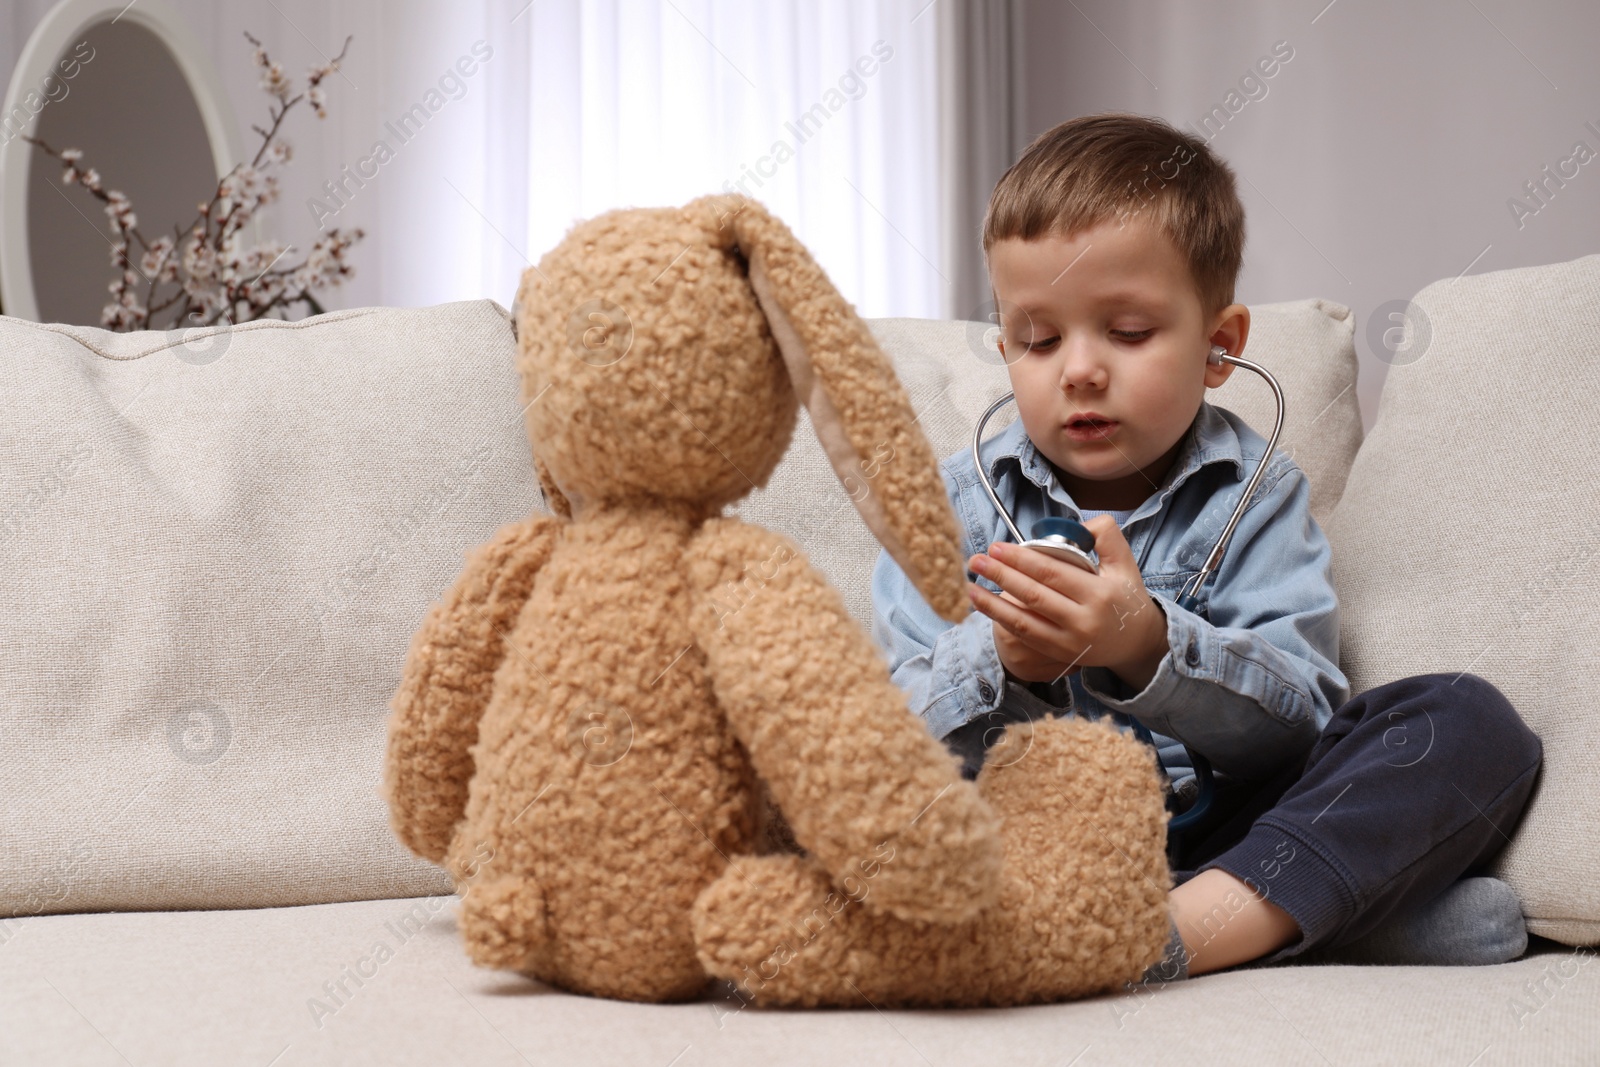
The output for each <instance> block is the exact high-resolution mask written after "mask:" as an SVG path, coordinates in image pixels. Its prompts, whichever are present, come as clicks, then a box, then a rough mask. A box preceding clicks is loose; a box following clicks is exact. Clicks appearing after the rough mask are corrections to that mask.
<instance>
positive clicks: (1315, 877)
mask: <svg viewBox="0 0 1600 1067" xmlns="http://www.w3.org/2000/svg"><path fill="white" fill-rule="evenodd" d="M1542 756H1543V749H1542V746H1541V745H1540V743H1539V738H1538V737H1537V736H1535V735H1534V733H1533V731H1531V730H1529V729H1528V727H1527V726H1526V725H1525V724H1524V723H1523V721H1522V719H1521V718H1520V717H1519V716H1518V715H1517V713H1516V711H1515V710H1514V709H1513V708H1512V706H1511V703H1510V702H1509V701H1508V700H1507V699H1506V698H1505V696H1504V694H1502V693H1501V692H1500V690H1499V689H1497V688H1495V686H1493V685H1492V684H1490V683H1489V682H1487V681H1485V680H1484V679H1482V678H1479V677H1478V676H1477V675H1474V674H1459V675H1457V674H1423V675H1416V676H1413V677H1410V678H1402V679H1399V680H1398V681H1394V682H1390V683H1388V684H1386V685H1381V686H1377V687H1376V688H1373V689H1370V690H1368V691H1367V692H1365V693H1362V694H1361V695H1360V696H1358V697H1355V698H1353V699H1352V700H1350V701H1348V702H1347V703H1345V704H1344V705H1343V706H1342V707H1340V708H1339V709H1338V710H1337V711H1335V712H1334V715H1333V718H1332V719H1331V720H1330V721H1329V722H1328V725H1327V727H1326V728H1325V729H1324V730H1323V732H1322V736H1321V737H1320V738H1319V739H1318V741H1317V743H1316V744H1315V745H1314V746H1313V747H1312V749H1311V752H1310V754H1309V755H1308V756H1307V757H1306V759H1305V762H1304V763H1303V764H1300V765H1297V766H1292V767H1289V768H1286V769H1285V770H1284V771H1283V773H1282V774H1280V775H1279V776H1278V777H1277V778H1275V779H1273V780H1271V781H1269V782H1267V783H1265V784H1261V783H1255V784H1253V785H1251V786H1248V787H1247V786H1242V785H1239V784H1238V783H1227V782H1222V781H1220V780H1219V783H1218V791H1217V795H1216V801H1215V803H1214V806H1213V811H1212V812H1211V813H1210V814H1208V816H1207V818H1206V819H1205V820H1204V821H1203V822H1202V823H1201V824H1200V825H1199V826H1196V827H1194V828H1193V829H1191V830H1190V831H1189V832H1187V833H1186V834H1185V835H1184V836H1183V838H1181V839H1179V840H1177V841H1175V843H1174V850H1173V853H1174V863H1173V867H1174V870H1173V880H1174V882H1177V883H1182V882H1184V881H1187V880H1188V879H1189V878H1192V877H1193V876H1194V875H1195V874H1197V873H1199V872H1200V871H1203V870H1207V869H1209V868H1212V867H1218V868H1221V869H1222V870H1224V871H1226V872H1228V873H1229V874H1231V875H1233V876H1234V877H1235V878H1238V879H1239V880H1241V881H1243V882H1245V883H1247V884H1249V885H1250V886H1251V887H1252V888H1253V889H1254V890H1256V892H1257V893H1258V894H1264V895H1265V896H1266V898H1267V899H1268V900H1270V901H1271V902H1273V903H1274V904H1277V905H1278V906H1279V907H1281V908H1283V909H1284V910H1285V911H1286V912H1288V913H1289V915H1290V916H1292V917H1293V918H1294V920H1295V922H1297V923H1299V925H1300V930H1301V932H1302V938H1301V940H1300V941H1298V942H1296V943H1295V944H1293V945H1291V946H1289V947H1288V948H1286V949H1284V950H1282V951H1281V952H1278V953H1276V954H1275V955H1273V956H1270V957H1267V959H1268V960H1273V959H1279V958H1281V957H1284V956H1291V955H1298V954H1299V953H1301V952H1304V951H1306V950H1308V949H1312V948H1333V947H1336V946H1338V945H1342V944H1346V943H1348V942H1351V941H1354V940H1356V939H1357V938H1359V937H1361V936H1363V935H1364V934H1367V933H1370V932H1371V931H1372V930H1373V929H1375V928H1376V927H1377V926H1378V925H1380V924H1381V923H1383V922H1384V920H1386V919H1388V918H1390V917H1391V916H1394V915H1396V914H1398V913H1401V912H1403V911H1408V910H1410V909H1411V908H1414V907H1417V906H1420V905H1422V904H1424V903H1426V902H1428V901H1429V900H1431V899H1433V898H1434V897H1435V896H1437V895H1438V894H1439V893H1441V892H1443V891H1444V890H1445V888H1446V887H1448V886H1449V885H1450V883H1452V882H1454V881H1455V880H1456V879H1458V878H1460V877H1461V876H1462V875H1464V874H1469V873H1474V872H1476V871H1477V870H1479V869H1480V868H1482V867H1483V866H1484V865H1485V864H1486V863H1488V861H1489V860H1491V859H1492V858H1493V857H1494V855H1495V854H1496V853H1497V852H1499V851H1500V850H1501V849H1502V848H1504V847H1505V845H1506V844H1507V842H1509V841H1510V839H1511V834H1512V831H1513V830H1514V828H1515V827H1516V825H1517V821H1518V820H1519V819H1520V818H1521V816H1522V811H1523V808H1524V807H1526V805H1527V803H1528V798H1529V797H1530V796H1531V795H1532V792H1533V786H1534V781H1535V779H1536V778H1537V776H1538V772H1539V764H1540V761H1541V758H1542Z"/></svg>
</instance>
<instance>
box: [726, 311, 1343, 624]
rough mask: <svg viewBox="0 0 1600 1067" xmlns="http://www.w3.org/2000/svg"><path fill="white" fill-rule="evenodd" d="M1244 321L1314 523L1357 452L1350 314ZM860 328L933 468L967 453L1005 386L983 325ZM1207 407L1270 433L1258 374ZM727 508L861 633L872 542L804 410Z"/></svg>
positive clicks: (1263, 316) (1011, 411)
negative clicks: (788, 543) (790, 549)
mask: <svg viewBox="0 0 1600 1067" xmlns="http://www.w3.org/2000/svg"><path fill="white" fill-rule="evenodd" d="M1250 312H1251V330H1250V338H1249V342H1248V344H1247V345H1246V348H1245V358H1247V359H1250V360H1253V361H1255V362H1257V363H1260V364H1261V365H1262V366H1264V367H1266V368H1267V370H1269V371H1271V372H1272V374H1273V376H1274V377H1276V378H1277V379H1278V384H1279V386H1280V387H1281V388H1282V389H1283V393H1284V402H1285V415H1284V423H1283V433H1282V435H1281V436H1280V437H1279V439H1278V448H1279V450H1280V451H1283V452H1286V453H1287V454H1289V455H1290V456H1292V457H1293V458H1294V459H1295V460H1296V461H1297V462H1298V463H1299V464H1300V467H1301V469H1303V470H1304V471H1305V472H1306V477H1307V478H1308V479H1309V480H1310V482H1311V513H1312V515H1313V516H1314V517H1315V518H1317V519H1318V520H1319V521H1321V520H1323V519H1324V518H1326V516H1327V515H1328V513H1329V512H1331V511H1332V509H1333V505H1334V504H1335V503H1337V501H1338V499H1339V495H1340V493H1341V492H1342V491H1343V489H1344V481H1345V477H1346V475H1347V474H1348V473H1349V470H1350V463H1351V461H1352V460H1353V459H1354V458H1355V454H1356V449H1357V448H1358V447H1359V446H1360V444H1361V412H1360V408H1359V406H1358V404H1357V400H1356V392H1355V382H1356V353H1355V347H1354V343H1353V332H1352V331H1353V318H1352V316H1351V314H1350V311H1349V309H1348V308H1345V307H1341V306H1340V305H1338V304H1333V303H1330V302H1328V301H1325V300H1295V301H1289V302H1286V303H1280V304H1262V305H1259V306H1257V307H1253V308H1251V309H1250ZM868 326H869V327H870V328H871V330H872V332H873V335H874V336H875V337H876V338H877V339H878V343H879V345H881V346H882V347H883V349H884V351H885V352H886V353H887V354H888V355H889V356H890V358H891V359H893V361H894V365H895V372H896V373H897V374H898V375H899V377H900V380H901V381H902V382H903V383H904V384H905V387H906V392H907V393H908V394H909V396H910V398H911V404H912V407H913V408H914V409H915V410H916V411H917V412H918V414H919V415H920V422H919V424H920V425H921V426H922V429H923V432H925V433H926V434H927V435H928V440H929V441H930V442H931V443H932V445H933V452H934V455H936V456H938V457H939V458H940V459H941V460H942V459H944V458H945V457H946V456H949V455H951V454H953V453H955V452H958V451H962V450H965V449H969V448H971V447H972V430H973V427H975V426H976V425H977V423H978V419H979V417H980V416H982V414H983V412H984V410H985V409H986V408H987V407H988V406H989V405H990V404H991V403H993V402H994V401H995V400H997V399H999V398H1000V397H1001V396H1003V395H1004V394H1005V393H1007V392H1009V391H1010V388H1011V386H1010V383H1009V379H1008V378H1007V376H1006V372H1005V366H1004V364H1003V362H1002V360H1001V358H1000V352H999V350H998V349H997V348H995V346H994V343H993V341H992V339H991V338H990V336H989V335H990V327H988V326H987V325H986V324H984V323H981V322H947V321H943V320H938V319H871V320H868ZM1207 399H1208V400H1209V401H1211V402H1212V403H1215V404H1220V405H1221V406H1223V407H1226V408H1228V409H1230V410H1232V411H1234V412H1236V413H1237V414H1238V415H1239V416H1240V417H1242V418H1243V419H1244V420H1245V421H1246V422H1248V423H1249V424H1250V425H1251V426H1252V427H1254V428H1255V429H1257V430H1258V431H1259V432H1260V433H1261V435H1262V436H1263V437H1265V436H1268V435H1270V434H1271V433H1272V422H1273V417H1274V412H1275V405H1274V402H1273V398H1272V390H1271V387H1269V386H1268V385H1267V383H1266V382H1265V381H1263V380H1262V378H1261V377H1260V376H1259V375H1257V374H1255V373H1253V372H1251V371H1248V370H1245V369H1244V368H1235V369H1234V372H1233V376H1232V377H1231V378H1229V379H1228V381H1227V382H1226V383H1224V384H1223V385H1222V387H1221V388H1219V389H1215V390H1213V391H1212V392H1211V393H1209V394H1208V395H1207ZM1015 418H1016V408H1015V407H1014V406H1012V405H1007V406H1006V407H1005V408H1003V409H1001V410H1000V411H998V412H996V413H995V416H994V418H992V419H990V420H989V424H988V425H987V426H986V427H984V435H985V436H989V435H991V434H993V433H997V432H999V430H1000V429H1002V428H1003V427H1005V426H1006V425H1008V424H1009V423H1010V422H1012V421H1013V420H1014V419H1015ZM869 488H870V487H869ZM736 510H737V513H738V514H739V515H740V516H741V517H742V518H744V519H745V521H747V522H754V523H759V524H761V525H764V526H770V527H772V528H774V529H778V530H783V531H784V532H786V533H788V534H790V535H791V536H793V537H794V538H795V539H796V540H797V541H798V542H799V543H800V546H801V548H803V549H804V550H805V552H806V555H807V557H808V558H809V559H810V560H811V562H812V563H813V564H815V565H816V566H817V567H818V568H819V569H820V570H821V571H822V572H823V573H825V574H826V575H828V577H829V579H830V580H832V582H833V584H834V585H835V586H836V587H837V588H838V589H839V590H840V592H841V593H842V594H843V595H844V600H845V604H846V606H847V607H849V609H850V611H851V613H852V614H853V615H854V616H855V617H856V618H857V619H858V620H860V622H861V623H862V625H863V626H865V627H867V628H868V629H869V630H870V628H871V625H872V598H871V596H870V594H869V586H870V580H871V576H872V566H873V563H874V562H875V561H876V560H877V555H878V544H877V542H875V541H874V540H873V539H872V536H871V535H870V534H869V533H868V532H867V529H866V527H865V525H863V524H862V522H861V520H860V519H859V518H858V517H857V516H856V514H855V510H854V509H853V508H852V507H851V505H850V501H849V498H848V497H847V495H846V493H845V490H844V487H843V486H841V485H840V484H839V481H838V479H837V478H836V477H835V476H834V473H833V470H832V468H831V467H829V465H828V461H827V457H826V455H824V453H823V451H822V447H821V446H820V445H819V444H818V443H817V439H816V435H815V433H814V432H813V431H812V429H811V424H810V422H809V421H807V419H806V416H805V413H804V412H801V416H800V422H799V424H798V425H797V426H796V428H795V443H794V445H793V446H791V448H790V450H789V453H788V454H787V455H786V456H785V457H784V459H783V462H782V463H781V464H779V465H778V469H777V470H776V471H775V472H774V473H773V475H772V479H771V481H770V482H769V483H768V484H767V486H766V488H764V489H760V490H756V491H755V492H752V493H751V494H750V495H749V496H748V497H746V498H745V499H744V500H743V501H741V502H740V504H739V506H738V508H737V509H736Z"/></svg>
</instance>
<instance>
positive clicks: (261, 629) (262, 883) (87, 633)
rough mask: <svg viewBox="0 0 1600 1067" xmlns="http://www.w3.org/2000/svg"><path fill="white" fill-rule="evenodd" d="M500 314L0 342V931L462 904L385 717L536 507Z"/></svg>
mask: <svg viewBox="0 0 1600 1067" xmlns="http://www.w3.org/2000/svg"><path fill="white" fill-rule="evenodd" d="M512 357H513V341H512V336H511V328H510V325H509V321H508V317H507V315H506V313H505V311H504V310H503V309H501V308H500V307H499V306H498V305H497V304H495V303H494V302H493V301H488V300H480V301H471V302H463V303H455V304H446V305H443V306H440V307H434V308H424V309H420V310H404V309H389V308H361V309H354V310H349V311H341V312H335V313H332V314H327V315H321V316H317V317H315V318H311V319H306V320H302V321H300V322H295V323H288V322H279V321H261V322H254V323H250V324H247V325H243V326H239V327H235V328H231V329H228V328H223V329H219V330H210V331H190V332H188V333H182V332H177V331H175V332H173V333H170V334H169V333H162V332H158V331H151V332H143V333H133V334H112V333H108V332H106V331H103V330H98V329H91V328H77V327H65V326H55V325H38V324H34V323H30V322H25V321H22V320H19V319H15V318H0V375H3V377H4V379H5V381H6V395H5V400H4V411H3V412H0V502H3V507H4V511H3V512H0V544H3V546H4V551H3V553H0V588H3V589H4V590H5V601H6V604H5V606H6V610H5V611H4V612H0V648H4V649H5V656H4V658H3V659H0V736H4V738H5V759H4V761H3V762H0V811H4V812H5V817H4V819H3V820H0V855H3V856H5V858H6V862H5V863H3V864H0V914H13V915H15V914H35V913H39V912H54V911H76V910H90V909H100V908H128V909H146V908H199V907H255V906H262V905H268V904H297V903H306V902H312V901H327V900H349V899H354V898H362V897H393V896H405V895H414V894H421V893H430V892H434V893H436V892H448V891H449V888H450V883H449V879H448V878H447V877H446V876H445V874H444V872H443V871H441V870H440V869H439V868H436V867H434V866H432V865H431V864H427V863H424V862H423V861H421V860H418V859H416V858H414V857H412V856H411V855H410V854H409V853H408V852H406V850H405V849H404V848H403V847H402V846H401V845H400V844H399V842H398V841H397V840H396V839H395V837H394V835H393V833H392V832H391V831H390V829H389V826H388V812H387V809H386V806H385V804H384V801H383V799H382V797H381V796H380V794H379V792H378V789H379V783H380V781H381V779H382V773H381V772H382V760H383V753H384V740H385V731H386V727H387V721H388V714H389V709H388V701H389V699H390V697H391V696H392V695H393V693H394V691H395V689H396V688H397V686H398V685H399V679H400V668H401V665H402V663H403V662H404V658H405V654H406V648H407V646H408V643H409V640H410V637H411V634H412V633H413V631H415V630H416V628H417V626H418V625H419V624H420V623H421V621H422V619H423V617H424V615H425V614H426V613H427V610H428V607H429V605H430V603H431V602H432V601H433V600H434V599H436V598H437V597H438V596H440V595H441V594H442V593H443V592H444V590H445V589H446V588H447V587H448V586H449V584H450V582H451V581H452V580H453V579H454V577H455V575H456V574H457V573H458V572H459V571H460V569H461V566H462V563H463V560H464V555H465V553H466V552H467V550H469V549H470V548H471V547H473V546H475V545H477V544H479V543H481V542H483V541H486V540H488V538H489V537H490V536H491V535H492V534H493V532H494V531H495V529H496V528H497V527H498V526H500V525H501V524H503V523H506V522H509V521H512V520H514V519H516V518H519V517H522V516H525V515H526V514H527V513H528V512H529V510H530V509H531V508H533V507H534V506H536V504H537V502H538V500H539V492H538V486H537V483H536V481H535V479H534V477H533V475H532V473H531V466H530V465H531V458H530V455H529V447H528V440H527V436H526V433H525V431H524V428H523V421H522V418H521V416H520V410H519V409H520V404H519V401H518V388H519V382H518V379H517V376H516V372H515V369H514V366H513V359H512Z"/></svg>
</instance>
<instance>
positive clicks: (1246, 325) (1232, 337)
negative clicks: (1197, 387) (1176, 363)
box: [1206, 304, 1250, 389]
mask: <svg viewBox="0 0 1600 1067" xmlns="http://www.w3.org/2000/svg"><path fill="white" fill-rule="evenodd" d="M1249 339H1250V309H1249V308H1247V307H1245V306H1244V305H1243V304H1229V305H1228V306H1227V307H1225V308H1223V309H1222V310H1221V311H1219V312H1217V314H1216V316H1215V318H1214V319H1213V320H1212V327H1211V343H1212V344H1213V345H1220V346H1221V347H1222V348H1223V349H1224V350H1225V351H1226V352H1227V353H1228V355H1230V356H1241V355H1243V354H1244V346H1245V342H1246V341H1248V340H1249ZM1233 371H1234V365H1233V364H1232V363H1223V364H1222V365H1221V366H1217V365H1216V364H1213V363H1211V362H1209V361H1208V362H1207V363H1206V388H1207V389H1215V388H1216V387H1217V386H1219V385H1221V384H1222V383H1223V382H1225V381H1227V380H1228V379H1229V378H1230V377H1232V376H1233Z"/></svg>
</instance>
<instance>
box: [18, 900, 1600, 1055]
mask: <svg viewBox="0 0 1600 1067" xmlns="http://www.w3.org/2000/svg"><path fill="white" fill-rule="evenodd" d="M460 906H461V905H460V902H459V901H458V900H457V899H456V898H454V897H449V896H438V897H420V898H415V899H412V900H365V901H355V902H351V903H345V904H322V905H316V906H312V907H303V908H267V909H261V910H245V911H195V912H156V913H139V914H120V915H48V916H42V917H39V918H35V919H23V920H10V921H0V942H3V944H0V1018H4V1019H7V1020H16V1021H17V1025H11V1026H7V1027H4V1028H3V1029H0V1062H4V1063H7V1064H12V1063H16V1064H69V1063H70V1064H78V1063H83V1064H90V1063H95V1064H99V1063H105V1064H125V1063H134V1064H155V1063H160V1064H168V1065H171V1067H191V1065H193V1067H213V1065H216V1064H250V1065H268V1064H270V1065H272V1067H320V1065H324V1064H325V1065H329V1067H342V1065H346V1064H356V1063H360V1064H383V1065H384V1067H413V1065H415V1067H432V1065H434V1064H439V1063H470V1064H479V1063H482V1064H508V1065H513V1067H516V1065H521V1064H524V1063H529V1064H531V1063H540V1064H545V1063H550V1064H583V1065H584V1067H639V1065H643V1067H711V1065H724V1064H725V1065H729V1067H751V1065H756V1064H759V1065H761V1067H786V1065H790V1064H819V1063H822V1064H873V1065H904V1067H927V1065H928V1064H940V1065H947V1064H965V1063H980V1064H981V1063H995V1064H1041V1065H1052V1067H1065V1065H1069V1064H1074V1063H1076V1064H1078V1065H1079V1067H1087V1065H1090V1064H1105V1063H1124V1064H1151V1063H1165V1062H1169V1061H1172V1060H1173V1059H1174V1052H1176V1053H1177V1057H1176V1059H1177V1060H1178V1061H1179V1062H1189V1061H1193V1062H1197V1063H1235V1064H1255V1063H1263V1064H1285V1063H1287V1064H1307V1065H1313V1067H1322V1065H1325V1064H1339V1065H1344V1064H1419V1063H1442V1064H1459V1065H1465V1064H1469V1063H1476V1064H1477V1065H1478V1067H1487V1065H1490V1064H1507V1063H1538V1064H1544V1063H1562V1064H1578V1063H1592V1062H1593V1061H1594V1055H1593V1053H1594V1050H1595V1049H1596V1048H1600V1014H1597V1013H1596V1012H1595V1011H1594V1010H1593V1006H1594V988H1595V983H1596V981H1597V979H1600V974H1597V972H1600V965H1597V964H1596V963H1595V961H1594V954H1593V953H1589V952H1582V951H1576V952H1575V951H1572V950H1567V951H1564V952H1548V951H1541V952H1539V953H1538V954H1536V955H1530V956H1528V957H1527V958H1525V959H1522V960H1519V961H1517V962H1515V963H1508V964H1503V965H1501V966H1496V967H1307V966H1276V967H1253V968H1245V969H1242V970H1235V971H1228V972H1223V973H1221V974H1213V975H1206V976H1205V977H1202V978H1191V979H1189V980H1188V981H1186V982H1176V983H1172V984H1170V985H1164V986H1156V985H1153V986H1151V987H1149V988H1148V989H1139V990H1136V991H1134V992H1132V993H1129V994H1124V995H1121V996H1104V997H1094V998H1091V999H1088V1000H1082V1001H1077V1002H1074V1003H1068V1004H1049V1005H1038V1006H1034V1007H1026V1008H1008V1009H994V1010H965V1011H935V1010H927V1009H922V1010H915V1011H899V1010H889V1011H883V1012H879V1011H876V1010H874V1009H873V1007H872V1006H871V1005H870V1004H868V1003H867V1002H866V1001H862V1002H861V1004H860V1005H859V1006H858V1007H857V1008H855V1009H853V1010H850V1009H840V1010H830V1011H820V1012H818V1011H786V1010H776V1009H772V1010H762V1009H757V1008H747V1007H743V1006H741V1004H740V1002H739V1001H738V1000H737V999H736V998H734V997H733V996H732V995H731V994H726V995H722V996H717V995H715V994H713V995H709V996H707V997H706V998H704V999H702V1000H700V1001H695V1002H690V1003H686V1004H630V1003H627V1002H624V1001H616V1000H603V999H600V998H598V997H580V996H572V995H570V994H568V993H564V992H560V991H557V990H553V989H551V988H549V987H547V986H544V985H541V984H539V983H538V982H534V981H532V980H529V979H526V978H521V977H519V976H517V975H515V974H511V973H508V972H504V971H487V970H483V969H481V968H477V967H474V966H473V965H472V962H471V961H470V960H469V959H468V958H467V956H466V953H464V952H462V951H461V935H460V933H459V931H458V930H457V928H456V916H457V914H458V913H459V909H460ZM827 934H828V931H827V930H826V929H824V930H822V931H821V932H820V934H819V936H827ZM108 1046H109V1047H108ZM1485 1053H1487V1055H1485Z"/></svg>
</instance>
